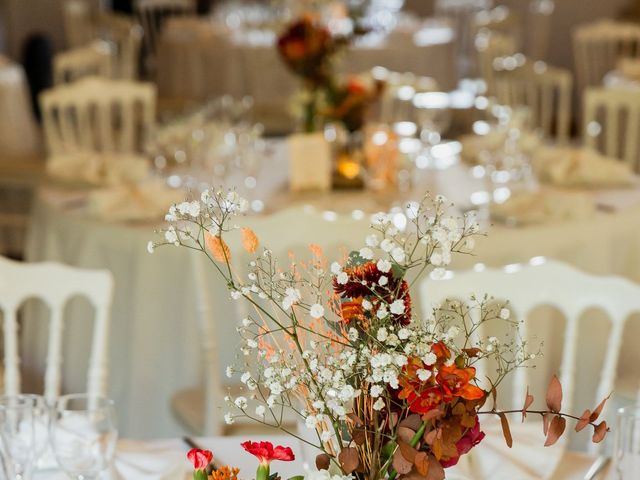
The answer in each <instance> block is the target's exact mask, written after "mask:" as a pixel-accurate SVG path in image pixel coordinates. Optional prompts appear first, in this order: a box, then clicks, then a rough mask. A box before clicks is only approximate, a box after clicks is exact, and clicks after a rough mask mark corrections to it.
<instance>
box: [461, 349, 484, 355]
mask: <svg viewBox="0 0 640 480" xmlns="http://www.w3.org/2000/svg"><path fill="white" fill-rule="evenodd" d="M462 351H463V352H464V353H466V354H467V356H468V357H469V358H475V357H477V356H478V354H479V353H480V352H482V350H480V349H479V348H475V347H474V348H464V349H463V350H462Z"/></svg>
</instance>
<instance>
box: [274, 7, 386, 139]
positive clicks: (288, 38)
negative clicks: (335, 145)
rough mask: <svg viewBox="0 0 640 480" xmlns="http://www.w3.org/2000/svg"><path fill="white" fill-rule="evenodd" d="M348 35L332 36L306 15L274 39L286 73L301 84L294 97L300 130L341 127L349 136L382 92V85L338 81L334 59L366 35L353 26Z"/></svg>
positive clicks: (361, 122)
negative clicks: (329, 123)
mask: <svg viewBox="0 0 640 480" xmlns="http://www.w3.org/2000/svg"><path fill="white" fill-rule="evenodd" d="M354 25H356V26H355V27H354V28H353V30H352V32H351V33H350V34H348V35H345V34H340V35H337V34H332V33H331V32H330V31H329V29H328V28H327V27H326V26H324V25H322V24H321V22H320V21H319V20H318V19H317V18H316V17H314V16H312V15H310V14H308V15H304V16H302V17H301V18H299V19H297V20H295V21H294V22H292V23H291V24H290V25H289V26H288V27H287V28H286V29H285V31H284V33H282V35H281V36H280V37H279V38H278V52H279V54H280V57H281V58H282V60H283V61H284V63H285V65H286V66H287V67H288V68H289V70H290V71H291V72H292V73H294V74H295V75H296V76H298V77H300V78H301V80H302V92H301V94H300V95H299V96H298V98H299V99H300V103H301V104H302V108H301V110H302V115H301V116H302V118H303V121H302V124H303V130H304V131H305V132H307V133H310V132H313V131H316V130H318V129H319V128H321V127H322V126H323V124H324V122H325V121H327V120H332V121H338V122H340V123H342V124H343V125H344V126H345V128H346V129H347V130H349V131H350V132H353V131H355V130H359V129H360V128H362V125H363V124H364V119H365V116H366V111H367V108H368V106H369V105H370V104H371V103H372V102H373V101H375V100H376V99H377V97H378V96H379V95H380V93H381V92H382V87H383V85H382V83H381V82H374V85H372V86H368V85H366V82H364V81H363V80H360V79H356V78H349V79H346V80H342V79H339V78H338V76H337V75H336V73H335V72H334V66H333V64H334V59H335V56H336V55H337V54H338V53H339V52H341V51H342V50H344V49H345V48H347V47H348V46H349V45H350V44H351V43H352V42H353V40H354V39H355V38H356V37H358V36H360V35H362V34H364V33H366V30H364V29H361V28H359V27H358V26H357V25H358V23H357V22H354Z"/></svg>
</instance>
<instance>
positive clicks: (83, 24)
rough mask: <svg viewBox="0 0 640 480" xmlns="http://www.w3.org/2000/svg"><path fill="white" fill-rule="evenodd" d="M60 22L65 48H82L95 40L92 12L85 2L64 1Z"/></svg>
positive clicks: (83, 0) (85, 0) (84, 0)
mask: <svg viewBox="0 0 640 480" xmlns="http://www.w3.org/2000/svg"><path fill="white" fill-rule="evenodd" d="M62 21H63V27H64V38H65V45H66V47H67V48H75V47H82V46H84V45H86V44H88V43H89V42H91V41H93V40H95V39H96V36H97V35H96V30H95V23H94V18H93V12H92V11H91V5H90V4H89V2H88V1H87V0H66V1H65V2H64V3H63V5H62Z"/></svg>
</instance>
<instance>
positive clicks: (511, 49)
mask: <svg viewBox="0 0 640 480" xmlns="http://www.w3.org/2000/svg"><path fill="white" fill-rule="evenodd" d="M475 48H476V55H477V61H478V72H479V73H480V77H481V78H482V79H483V80H484V83H485V85H486V94H487V95H494V94H495V76H496V62H497V61H499V60H500V59H503V58H505V57H510V56H513V55H515V54H516V52H517V47H516V40H515V39H514V38H513V37H512V36H510V35H507V34H504V33H500V32H495V31H492V30H488V29H483V30H480V31H479V32H478V34H477V35H476V38H475Z"/></svg>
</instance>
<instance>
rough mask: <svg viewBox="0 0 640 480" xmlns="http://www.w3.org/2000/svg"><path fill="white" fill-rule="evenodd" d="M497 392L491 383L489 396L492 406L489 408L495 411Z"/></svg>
mask: <svg viewBox="0 0 640 480" xmlns="http://www.w3.org/2000/svg"><path fill="white" fill-rule="evenodd" d="M497 397H498V394H497V392H496V387H494V386H493V385H491V398H492V399H493V407H492V408H491V410H493V411H495V410H496V408H497V407H498V398H497Z"/></svg>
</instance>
